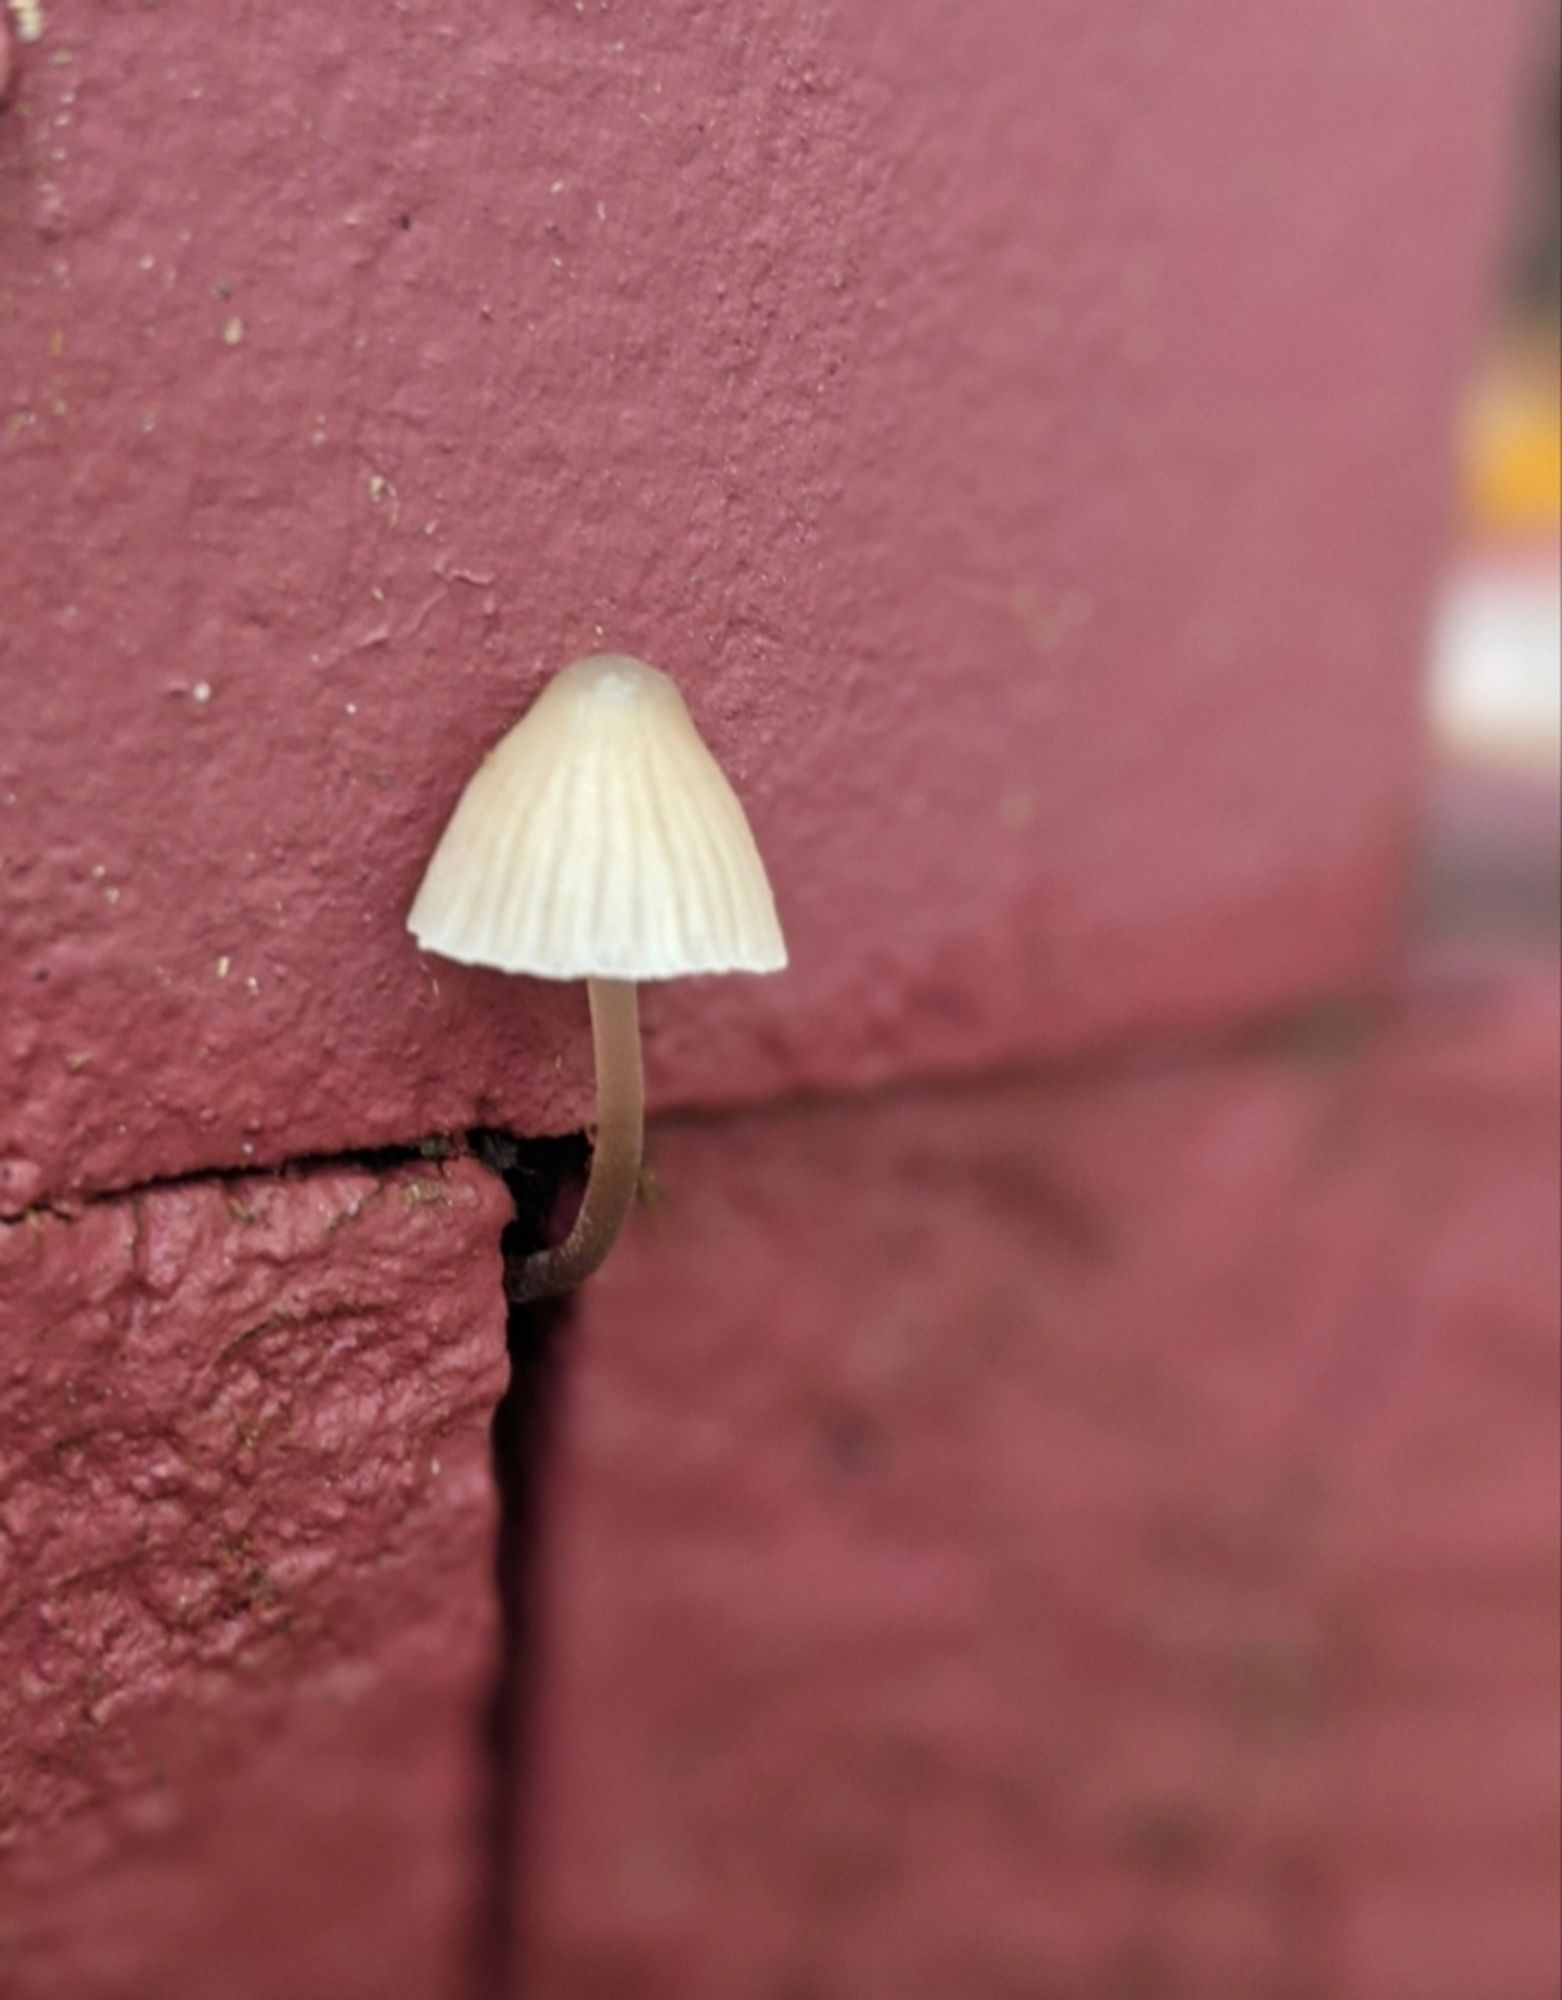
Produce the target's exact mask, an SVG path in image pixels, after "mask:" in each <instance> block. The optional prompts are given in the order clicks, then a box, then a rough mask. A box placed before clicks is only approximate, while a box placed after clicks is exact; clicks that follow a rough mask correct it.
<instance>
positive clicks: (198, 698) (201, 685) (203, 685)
mask: <svg viewBox="0 0 1562 2000" xmlns="http://www.w3.org/2000/svg"><path fill="white" fill-rule="evenodd" d="M211 698H212V684H211V682H210V681H197V682H196V683H195V685H194V687H193V688H191V690H190V699H191V701H193V702H194V703H195V704H196V706H197V707H198V708H204V707H205V706H206V704H207V702H209V701H210V700H211Z"/></svg>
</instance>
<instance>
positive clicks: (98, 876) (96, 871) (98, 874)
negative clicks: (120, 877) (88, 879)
mask: <svg viewBox="0 0 1562 2000" xmlns="http://www.w3.org/2000/svg"><path fill="white" fill-rule="evenodd" d="M107 873H108V870H107V869H106V868H105V867H104V865H103V863H102V862H101V861H94V862H93V864H92V879H93V881H94V882H101V881H102V880H103V877H104V876H105V875H106V874H107Z"/></svg>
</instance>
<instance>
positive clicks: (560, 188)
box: [548, 181, 564, 194]
mask: <svg viewBox="0 0 1562 2000" xmlns="http://www.w3.org/2000/svg"><path fill="white" fill-rule="evenodd" d="M548 192H549V194H563V192H564V183H563V181H555V182H554V183H553V185H552V187H550V188H549V189H548Z"/></svg>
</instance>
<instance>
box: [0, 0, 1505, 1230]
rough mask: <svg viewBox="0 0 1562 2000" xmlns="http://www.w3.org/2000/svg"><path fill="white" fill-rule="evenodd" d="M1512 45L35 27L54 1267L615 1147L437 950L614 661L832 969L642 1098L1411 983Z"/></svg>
mask: <svg viewBox="0 0 1562 2000" xmlns="http://www.w3.org/2000/svg"><path fill="white" fill-rule="evenodd" d="M1522 11H1523V10H1522V9H1521V8H1519V7H1518V6H1517V5H1509V4H1507V3H1506V0H1374V4H1372V5H1370V6H1367V5H1362V4H1360V0H1319V4H1316V5H1313V6H1311V7H1309V8H1307V9H1306V10H1305V12H1304V13H1303V14H1302V15H1301V16H1300V17H1299V18H1297V19H1295V20H1292V21H1289V22H1288V23H1287V25H1286V28H1285V31H1284V33H1279V32H1277V31H1276V27H1275V24H1274V22H1273V20H1272V18H1271V16H1270V14H1269V13H1268V11H1267V10H1265V9H1261V8H1254V7H1252V6H1250V5H1248V4H1247V0H1177V4H1175V5H1172V6H1169V7H1159V8H1156V9H1154V10H1150V11H1149V12H1144V11H1142V10H1141V11H1138V12H1130V13H1129V14H1127V15H1125V14H1124V13H1123V12H1122V10H1118V9H1111V8H1104V7H1101V6H1098V5H1096V4H1095V3H1094V0H1088V4H1087V0H1046V3H1045V4H1038V0H989V4H988V5H987V6H986V7H985V8H984V9H982V10H981V25H980V32H976V31H975V23H974V19H973V16H972V14H971V13H970V11H969V10H964V9H955V8H950V7H946V6H943V5H937V6H935V5H932V4H929V0H916V3H915V4H907V3H906V0H902V4H899V5H897V6H896V7H895V8H893V9H883V8H879V7H867V6H861V5H856V6H853V5H844V4H841V5H824V4H809V5H804V6H797V5H795V4H785V5H783V4H780V0H765V4H762V5H759V6H753V7H746V8H743V9H741V10H734V9H732V8H730V7H726V6H721V5H715V4H703V0H680V4H677V5H673V6H661V7H653V8H650V9H642V10H639V11H631V10H628V9H625V8H623V7H620V6H612V5H607V4H604V3H603V0H592V4H590V5H589V6H587V5H583V6H580V7H575V6H564V5H538V6H535V7H530V8H526V9H524V10H518V9H517V8H515V7H514V6H513V5H512V4H511V0H476V4H473V5H469V6H467V7H464V8H462V9H460V10H459V11H458V12H448V11H447V12H444V13H440V12H438V11H437V10H436V11H433V12H431V11H429V10H426V9H415V8H408V7H395V6H393V7H388V8H387V7H381V6H375V7H372V8H368V9H364V8H361V7H352V6H348V7H343V6H342V5H340V4H339V0H303V4H301V5H298V6H295V7H292V8H290V9H289V10H288V12H287V14H286V17H285V19H279V17H278V16H277V14H276V12H275V10H274V9H272V8H269V7H262V6H258V5H246V6H236V7H232V8H229V9H227V10H225V12H224V15H223V21H222V27H221V32H216V31H214V30H213V27H212V24H211V23H210V22H209V21H208V20H206V19H205V18H204V17H202V18H201V19H199V20H197V17H196V16H195V15H194V14H193V13H192V12H190V11H189V10H179V9H172V10H170V9H167V8H161V9H142V8H102V7H97V6H92V5H89V4H88V3H87V0H50V4H49V5H48V6H47V7H46V9H45V13H46V17H47V18H46V30H45V33H44V35H43V37H42V38H41V39H40V40H39V41H38V42H37V43H36V44H34V45H32V46H30V47H29V48H28V49H26V50H25V52H24V56H25V60H24V61H23V63H22V64H21V67H20V70H19V74H18V76H17V78H16V79H15V80H14V82H13V86H12V91H11V102H10V105H9V108H8V109H7V110H6V111H5V113H4V115H3V118H0V323H3V325H4V327H5V357H4V361H5V375H4V379H3V382H0V398H3V407H0V520H3V521H4V533H3V535H0V674H3V676H4V680H5V684H6V689H7V698H8V709H7V726H6V729H5V732H4V736H3V739H0V856H3V867H0V897H3V899H4V900H3V904H0V923H3V926H4V935H5V938H6V943H7V949H6V951H5V953H4V955H3V959H0V1036H3V1044H0V1060H3V1062H4V1066H5V1073H6V1076H7V1078H8V1081H9V1088H8V1089H7V1090H6V1091H5V1092H4V1093H3V1094H0V1163H3V1180H0V1186H3V1189H4V1193H5V1199H6V1200H7V1202H8V1203H9V1205H10V1207H11V1208H12V1210H13V1211H15V1210H17V1209H20V1208H22V1207H24V1206H26V1205H27V1204H28V1203H29V1202H33V1201H37V1200H39V1199H42V1198H52V1197H56V1196H59V1195H61V1194H65V1193H71V1192H79V1191H84V1190H92V1189H102V1188H109V1187H117V1186H125V1185H129V1184H132V1183H135V1182H138V1181H140V1180H143V1179H145V1178H146V1177H147V1176H149V1175H153V1174H167V1173H174V1172H186V1171H189V1170H190V1169H192V1168H199V1167H208V1166H214V1165H222V1164H230V1165H231V1164H241V1163H244V1162H246V1161H253V1162H266V1161H275V1160H278V1159H280V1158H284V1157H288V1156H293V1155H297V1154H300V1153H304V1152H310V1151H319V1150H321V1149H331V1148H339V1147H342V1146H350V1145H359V1144H362V1143H365V1142H366V1141H378V1140H385V1139H406V1138H409V1137H412V1136H415V1135H416V1134H418V1133H420V1132H424V1131H427V1130H430V1129H435V1128H453V1127H459V1126H462V1125H465V1124H468V1123H471V1122H473V1121H486V1122H490V1123H495V1122H506V1123H510V1124H512V1125H514V1126H517V1127H520V1128H525V1129H538V1128H554V1129H558V1128H562V1127H567V1126H569V1125H570V1124H572V1123H575V1122H577V1121H578V1120H579V1119H580V1117H581V1116H582V1113H583V1108H584V1104H585V1085H584V1074H583V1070H584V1062H585V1053H584V1036H583V1023H582V1021H581V1018H580V1017H581V1013H582V1008H581V1006H580V1002H579V996H578V995H576V994H572V993H569V992H560V991H557V990H555V989H550V988H546V987H541V986H531V987H525V988H521V987H515V986H508V985H506V984H504V983H503V982H502V981H499V980H496V979H494V978H492V977H490V976H488V975H486V974H483V973H471V972H462V971H459V970H457V969H454V968H452V967H448V966H447V967H439V966H435V965H432V964H430V963H428V962H426V961H424V960H421V959H420V958H419V957H418V955H417V953H416V952H415V951H414V949H413V948H412V945H411V942H410V940H409V939H408V938H407V937H406V936H405V935H404V934H403V931H402V928H401V919H402V915H403V912H404V910H405V908H406V905H407V903H408V901H409V899H410V896H411V893H412V890H413V887H414V885H415V883H416V881H417V877H418V873H419V870H420V868H421V866H422V864H423V861H424V859H425V858H426V855H427V853H428V850H429V848H430V845H431V843H432V841H433V838H434V836H435V834H436V832H437V830H438V828H439V826H440V824H441V822H442V820H443V818H444V815H445V814H446V812H447V811H448V810H449V808H450V805H451V804H452V802H453V799H454V797H455V794H456V792H457V790H458V789H459V786H460V783H461V781H462V779H463V777H464V775H465V773H466V772H467V771H468V769H469V768H470V767H471V765H472V764H473V762H474V761H475V760H476V758H477V756H478V755H479V754H480V752H481V750H482V749H483V748H484V746H485V745H486V743H487V742H488V741H489V740H490V739H491V738H492V737H493V736H494V735H495V734H496V733H497V732H499V731H500V730H501V729H502V728H503V727H504V726H505V725H506V724H507V723H508V722H509V721H510V720H511V719H512V718H513V716H514V715H515V714H516V713H517V711H518V710H519V709H520V708H521V707H522V706H523V705H524V703H525V702H526V700H527V699H528V697H529V696H530V694H531V693H532V692H533V691H534V689H535V688H536V686H537V685H538V682H539V679H540V677H541V676H542V675H543V674H545V673H546V672H548V671H549V670H551V669H552V668H554V667H556V666H558V665H559V664H561V663H562V662H563V661H564V660H566V659H567V658H569V657H570V656H571V655H573V654H576V653H579V652H582V651H585V650H590V649H592V648H595V647H598V646H601V645H604V644H606V645H611V646H615V647H620V648H623V649H627V650H631V651H637V652H643V653H645V654H646V655H648V656H649V657H651V658H652V659H654V660H655V661H657V662H658V663H659V664H661V665H663V666H665V667H667V668H669V669H670V670H672V671H673V672H674V673H675V674H676V675H677V676H678V678H679V679H680V681H681V682H682V684H683V685H684V687H685V688H686V690H687V692H688V694H689V697H690V699H691V702H692V704H693V707H694V709H695V711H696V713H697V715H698V717H699V719H700V722H701V723H702V725H703V726H704V728H705V729H706V730H707V731H708V733H709V735H710V737H711V739H712V741H713V743H714V744H715V746H716V748H717V749H718V751H719V752H720V754H721V756H722V757H723V759H724V761H725V762H726V763H727V764H728V765H729V767H730V768H731V770H732V772H733V775H734V777H735V778H736V780H737V782H738V784H739V786H740V788H741V790H742V792H743V794H744V796H745V798H746V800H747V802H748V804H749V806H750V808H751V810H752V814H753V818H754V821H755V824H756V827H757V829H758V832H759V834H760V837H761V842H762V845H763V847H764V849H765V852H766V854H767V855H768V857H769V858H770V860H771V863H772V866H773V870H774V874H775V879H776V886H777V891H778V894H779V899H780V903H781V907H782V911H783V915H784V918H785V921H786V924H787V927H788V930H789V933H790V936H791V940H792V944H793V949H794V954H795V968H794V971H793V973H792V974H791V976H790V977H789V978H787V979H786V980H777V981H771V982H769V983H767V984H763V985H756V984H753V983H751V982H740V983H737V984H733V983H722V982H711V983H708V984H707V985H706V986H704V987H703V988H701V989H699V990H694V989H684V990H679V991H677V992H673V993H669V994H665V995H664V994H656V995H653V996H651V997H650V999H649V1000H648V1003H647V1008H646V1014H647V1024H648V1034H649V1042H650V1064H651V1074H652V1083H653V1089H654V1091H655V1094H656V1097H657V1100H658V1101H659V1102H660V1103H662V1104H668V1105H671V1104H679V1103H684V1104H687V1103H709V1102H719V1101H728V1100H733V1099H737V1098H747V1097H755V1096H761V1095H766V1094H771V1093H774V1092H776V1091H784V1090H793V1089H796V1088H798V1087H799V1086H811V1087H818V1086H825V1085H829V1086H836V1085H841V1084H858V1083H862V1082H865V1081H869V1080H874V1079H882V1078H884V1077H887V1076H891V1075H898V1074H904V1073H907V1072H910V1071H923V1070H928V1069H933V1068H937V1069H951V1070H953V1069H958V1070H970V1069H973V1068H976V1067H979V1066H981V1065H983V1064H986V1063H989V1062H991V1061H993V1060H994V1059H1005V1060H1007V1059H1010V1058H1012V1057H1014V1056H1016V1055H1019V1054H1034V1053H1037V1052H1054V1053H1055V1052H1058V1051H1064V1050H1072V1049H1075V1048H1078V1047H1080V1046H1082V1045H1085V1044H1096V1043H1101V1042H1103V1041H1106V1040H1109V1039H1110V1040H1121V1039H1122V1038H1124V1037H1125V1036H1128V1035H1143V1034H1145V1033H1150V1032H1155V1033H1163V1032H1166V1031H1168V1030H1171V1029H1174V1028H1181V1029H1187V1028H1195V1029H1199V1028H1208V1027H1209V1026H1211V1025H1212V1024H1214V1023H1218V1022H1220V1021H1223V1020H1226V1019H1228V1018H1230V1017H1231V1016H1233V1015H1238V1014H1251V1013H1253V1012H1255V1011H1261V1010H1269V1009H1273V1008H1275V1007H1277V1006H1279V1005H1282V1004H1284V1003H1287V1002H1289V1001H1292V1000H1294V999H1295V998H1296V997H1297V996H1298V995H1301V994H1305V993H1309V992H1312V991H1315V990H1317V989H1318V988H1320V987H1329V986H1338V985H1356V984H1359V983H1360V982H1361V981H1363V980H1365V979H1369V978H1371V977H1374V976H1376V975H1377V974H1378V973H1379V972H1380V970H1381V968H1382V966H1383V964H1384V961H1385V958H1386V957H1387V956H1388V955H1389V953H1390V950H1391V938H1390V934H1389V931H1388V930H1387V929H1386V923H1387V919H1388V913H1389V911H1390V908H1391V904H1392V897H1393V893H1394V890H1395V886H1396V884H1397V882H1398V879H1399V874H1400V870H1401V864H1402V860H1403V855H1404V850H1405V846H1406V841H1407V837H1408V826H1409V813H1410V805H1411V786H1412V780H1413V773H1414V769H1415V762H1416V758H1415V749H1414V727H1413V721H1412V717H1413V711H1414V707H1415V702H1416V685H1417V683H1416V672H1417V667H1418V663H1419V658H1420V643H1421V638H1422V628H1423V624H1424V618H1425V599H1426V591H1427V587H1428V584H1429V580H1430V577H1431V574H1432V567H1433V564H1434V561H1435V558H1436V554H1437V548H1438V531H1439V524H1440V522H1441V520H1442V518H1443V514H1444V511H1445V498H1444V494H1445V486H1446V480H1445V465H1444V461H1445V458H1446V456H1447V450H1448V447H1447V443H1446V440H1447V435H1448V429H1447V421H1448V412H1449V407H1450V401H1451V397H1452V393H1453V388H1454V383H1455V378H1456V375H1457V372H1458V370H1459V367H1460V364H1461V361H1462V359H1463V357H1464V354H1465V351H1466V347H1467V342H1468V337H1469V331H1470V326H1471V321H1472V317H1473V312H1474V308H1475V304H1476V301H1477V299H1478V297H1479V295H1480V291H1481V287H1482V282H1483V279H1484V276H1485V266H1486V258H1487V244H1488V241H1489V233H1490V228H1491V221H1492V217H1493V213H1494V205H1495V199H1496V194H1497V183H1498V178H1499V171H1500V164H1501V158H1502V141H1503V137H1504V134H1505V125H1504V108H1505V104H1506V88H1505V86H1506V83H1507V79H1508V76H1509V72H1510V68H1511V61H1510V58H1511V56H1512V53H1513V43H1514V35H1513V33H1512V29H1513V25H1514V22H1515V21H1516V19H1517V17H1518V16H1519V14H1520V13H1522ZM1429 218H1435V226H1432V225H1431V223H1430V221H1429Z"/></svg>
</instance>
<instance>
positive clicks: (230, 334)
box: [222, 313, 244, 347]
mask: <svg viewBox="0 0 1562 2000" xmlns="http://www.w3.org/2000/svg"><path fill="white" fill-rule="evenodd" d="M222 337H223V341H224V343H225V344H226V345H227V346H229V347H237V346H238V344H239V342H240V341H241V340H242V339H243V338H244V322H243V320H241V319H240V318H239V316H238V314H237V313H235V314H234V315H233V317H232V319H230V320H229V321H228V322H227V324H226V325H225V326H224V327H223V329H222Z"/></svg>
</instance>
